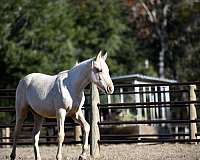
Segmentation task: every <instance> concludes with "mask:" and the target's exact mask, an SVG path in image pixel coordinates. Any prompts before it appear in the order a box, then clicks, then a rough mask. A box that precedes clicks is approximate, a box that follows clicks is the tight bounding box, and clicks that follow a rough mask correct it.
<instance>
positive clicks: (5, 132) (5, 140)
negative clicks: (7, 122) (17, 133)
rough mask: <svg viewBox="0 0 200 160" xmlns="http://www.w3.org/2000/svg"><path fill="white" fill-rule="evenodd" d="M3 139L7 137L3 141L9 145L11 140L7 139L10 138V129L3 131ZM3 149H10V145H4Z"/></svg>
mask: <svg viewBox="0 0 200 160" xmlns="http://www.w3.org/2000/svg"><path fill="white" fill-rule="evenodd" d="M2 137H5V138H6V139H2V142H5V143H9V142H10V139H7V138H8V137H10V128H8V127H6V128H3V129H2ZM2 147H3V148H8V147H9V145H3V146H2Z"/></svg>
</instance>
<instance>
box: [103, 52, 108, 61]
mask: <svg viewBox="0 0 200 160" xmlns="http://www.w3.org/2000/svg"><path fill="white" fill-rule="evenodd" d="M107 56H108V54H107V52H106V53H105V54H104V56H103V57H102V58H103V59H104V61H106V58H107Z"/></svg>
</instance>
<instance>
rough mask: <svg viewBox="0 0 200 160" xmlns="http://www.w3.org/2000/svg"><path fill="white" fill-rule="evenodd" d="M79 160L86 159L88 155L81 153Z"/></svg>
mask: <svg viewBox="0 0 200 160" xmlns="http://www.w3.org/2000/svg"><path fill="white" fill-rule="evenodd" d="M78 160H86V156H83V155H80V156H79V158H78Z"/></svg>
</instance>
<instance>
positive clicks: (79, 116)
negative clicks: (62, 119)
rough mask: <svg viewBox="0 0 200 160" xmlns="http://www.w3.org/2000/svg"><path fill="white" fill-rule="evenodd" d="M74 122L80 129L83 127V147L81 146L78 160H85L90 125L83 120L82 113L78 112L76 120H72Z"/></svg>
mask: <svg viewBox="0 0 200 160" xmlns="http://www.w3.org/2000/svg"><path fill="white" fill-rule="evenodd" d="M74 120H75V121H77V122H78V123H79V124H80V125H81V126H82V127H83V132H84V133H83V146H82V153H81V155H80V156H79V160H85V159H86V154H87V150H88V136H89V132H90V125H89V124H88V122H87V121H86V120H85V117H84V116H83V112H82V111H81V110H79V111H78V112H77V116H76V118H74Z"/></svg>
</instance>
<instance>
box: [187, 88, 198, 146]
mask: <svg viewBox="0 0 200 160" xmlns="http://www.w3.org/2000/svg"><path fill="white" fill-rule="evenodd" d="M195 90H196V85H190V101H196V94H195ZM189 111H190V113H189V114H190V120H196V119H197V112H196V108H195V105H194V103H190V109H189ZM196 133H197V124H196V123H190V139H196ZM195 144H197V142H195Z"/></svg>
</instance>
